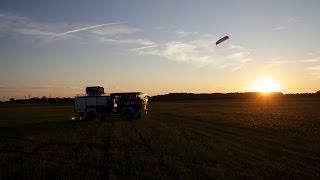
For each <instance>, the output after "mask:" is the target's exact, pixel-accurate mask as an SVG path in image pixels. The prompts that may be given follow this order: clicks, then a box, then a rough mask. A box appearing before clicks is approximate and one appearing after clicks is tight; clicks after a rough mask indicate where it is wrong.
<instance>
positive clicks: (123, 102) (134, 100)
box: [74, 86, 148, 120]
mask: <svg viewBox="0 0 320 180" xmlns="http://www.w3.org/2000/svg"><path fill="white" fill-rule="evenodd" d="M147 102H148V99H147V96H146V95H145V94H143V93H141V92H128V93H111V94H110V95H104V89H103V87H99V86H95V87H87V88H86V95H84V96H76V97H75V105H74V110H75V113H76V114H77V118H76V119H77V120H84V119H86V120H92V119H101V118H104V117H105V116H107V115H117V114H118V115H120V116H121V117H122V118H124V119H135V118H140V116H141V114H142V111H143V109H144V108H145V107H147Z"/></svg>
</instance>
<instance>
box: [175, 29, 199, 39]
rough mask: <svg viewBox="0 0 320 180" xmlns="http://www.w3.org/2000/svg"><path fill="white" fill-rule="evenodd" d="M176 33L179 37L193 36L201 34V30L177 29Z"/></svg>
mask: <svg viewBox="0 0 320 180" xmlns="http://www.w3.org/2000/svg"><path fill="white" fill-rule="evenodd" d="M175 33H176V34H177V35H178V37H179V38H183V37H186V36H192V35H199V32H191V31H183V30H177V31H175Z"/></svg>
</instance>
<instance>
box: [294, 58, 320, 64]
mask: <svg viewBox="0 0 320 180" xmlns="http://www.w3.org/2000/svg"><path fill="white" fill-rule="evenodd" d="M298 61H299V62H301V63H315V62H320V58H310V59H301V60H298Z"/></svg>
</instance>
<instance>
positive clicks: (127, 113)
mask: <svg viewBox="0 0 320 180" xmlns="http://www.w3.org/2000/svg"><path fill="white" fill-rule="evenodd" d="M121 117H122V119H125V120H131V119H133V118H134V115H133V113H132V112H131V111H129V110H126V111H124V112H123V113H122V115H121Z"/></svg>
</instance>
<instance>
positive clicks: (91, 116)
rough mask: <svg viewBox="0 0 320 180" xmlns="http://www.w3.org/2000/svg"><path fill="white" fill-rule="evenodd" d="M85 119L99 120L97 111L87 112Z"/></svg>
mask: <svg viewBox="0 0 320 180" xmlns="http://www.w3.org/2000/svg"><path fill="white" fill-rule="evenodd" d="M85 118H86V119H87V120H95V119H97V118H98V113H97V111H96V110H94V109H90V110H88V111H87V112H86V115H85Z"/></svg>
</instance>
